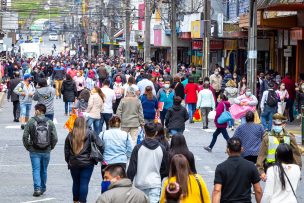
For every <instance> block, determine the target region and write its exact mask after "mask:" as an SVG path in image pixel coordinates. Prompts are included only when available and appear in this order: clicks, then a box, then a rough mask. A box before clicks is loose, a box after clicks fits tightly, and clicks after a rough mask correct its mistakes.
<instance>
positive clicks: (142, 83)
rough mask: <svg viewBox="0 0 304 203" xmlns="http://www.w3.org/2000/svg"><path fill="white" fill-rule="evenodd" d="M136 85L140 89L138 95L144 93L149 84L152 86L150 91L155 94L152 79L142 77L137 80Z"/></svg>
mask: <svg viewBox="0 0 304 203" xmlns="http://www.w3.org/2000/svg"><path fill="white" fill-rule="evenodd" d="M137 86H138V88H139V91H140V95H143V94H144V93H145V89H146V87H147V86H151V87H152V92H153V95H154V96H156V92H155V88H154V84H153V82H152V81H150V80H148V79H146V78H144V79H142V80H141V81H139V82H138V83H137Z"/></svg>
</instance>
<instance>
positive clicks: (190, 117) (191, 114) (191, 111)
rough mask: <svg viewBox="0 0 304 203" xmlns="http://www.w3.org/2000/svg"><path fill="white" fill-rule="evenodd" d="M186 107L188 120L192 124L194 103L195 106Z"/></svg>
mask: <svg viewBox="0 0 304 203" xmlns="http://www.w3.org/2000/svg"><path fill="white" fill-rule="evenodd" d="M187 106H188V114H189V119H190V122H192V121H193V113H194V112H195V110H196V103H195V104H187Z"/></svg>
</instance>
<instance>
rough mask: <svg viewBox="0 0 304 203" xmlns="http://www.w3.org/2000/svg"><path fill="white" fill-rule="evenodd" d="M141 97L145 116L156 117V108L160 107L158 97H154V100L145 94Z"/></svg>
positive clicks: (147, 117)
mask: <svg viewBox="0 0 304 203" xmlns="http://www.w3.org/2000/svg"><path fill="white" fill-rule="evenodd" d="M139 99H140V101H141V105H142V108H143V113H144V118H145V119H154V118H155V112H156V109H158V102H157V99H156V97H153V99H152V100H148V98H147V96H146V95H145V94H144V95H142V96H141V97H140V98H139Z"/></svg>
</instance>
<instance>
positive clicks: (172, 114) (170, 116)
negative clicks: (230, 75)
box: [165, 96, 189, 136]
mask: <svg viewBox="0 0 304 203" xmlns="http://www.w3.org/2000/svg"><path fill="white" fill-rule="evenodd" d="M181 103H182V99H181V98H180V97H179V96H175V97H174V102H173V107H171V108H169V109H168V111H167V113H166V116H165V126H166V128H167V129H168V130H169V133H170V135H172V136H174V135H176V134H177V133H183V132H184V131H185V122H186V121H187V120H188V119H189V114H188V113H187V110H186V108H185V107H183V106H182V105H181Z"/></svg>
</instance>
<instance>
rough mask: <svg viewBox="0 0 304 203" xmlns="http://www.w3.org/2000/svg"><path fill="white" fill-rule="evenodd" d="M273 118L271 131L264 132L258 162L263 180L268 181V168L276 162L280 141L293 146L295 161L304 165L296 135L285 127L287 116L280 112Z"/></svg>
mask: <svg viewBox="0 0 304 203" xmlns="http://www.w3.org/2000/svg"><path fill="white" fill-rule="evenodd" d="M272 120H273V128H272V130H271V131H268V132H267V131H266V133H265V134H264V137H263V141H262V145H261V148H260V152H259V155H258V158H257V163H256V166H257V168H258V171H259V173H260V176H261V179H262V180H263V181H266V179H267V176H266V171H267V168H269V167H270V166H272V165H273V164H274V163H275V152H276V149H277V147H278V146H279V144H280V143H285V144H288V145H290V146H291V148H292V152H293V157H294V160H295V163H296V164H297V165H299V166H300V168H301V167H302V160H301V153H300V150H299V148H298V145H297V142H296V139H295V136H294V135H293V134H292V133H289V132H288V131H287V130H286V129H285V128H284V127H285V125H286V121H287V118H286V117H285V116H283V115H281V114H279V113H276V114H274V115H273V117H272Z"/></svg>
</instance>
